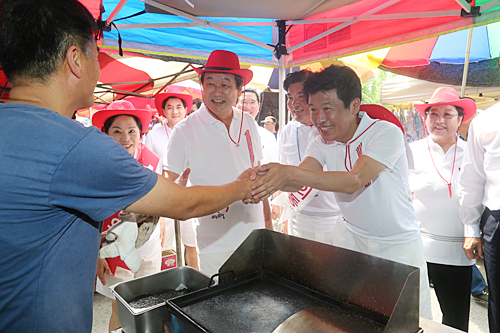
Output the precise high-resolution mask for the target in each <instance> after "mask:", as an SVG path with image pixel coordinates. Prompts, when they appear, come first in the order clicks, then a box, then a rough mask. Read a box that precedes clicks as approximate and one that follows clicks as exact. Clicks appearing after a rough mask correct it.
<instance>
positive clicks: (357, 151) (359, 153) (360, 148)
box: [356, 142, 363, 158]
mask: <svg viewBox="0 0 500 333" xmlns="http://www.w3.org/2000/svg"><path fill="white" fill-rule="evenodd" d="M362 145H363V142H361V143H360V144H359V146H358V148H356V153H358V158H359V157H360V156H361V155H362V154H363V152H362V151H361V150H362Z"/></svg>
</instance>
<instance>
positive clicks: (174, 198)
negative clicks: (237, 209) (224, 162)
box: [126, 169, 256, 220]
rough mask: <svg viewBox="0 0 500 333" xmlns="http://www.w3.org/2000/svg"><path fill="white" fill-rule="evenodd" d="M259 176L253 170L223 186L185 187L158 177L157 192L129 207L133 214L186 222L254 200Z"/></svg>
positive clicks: (155, 187)
mask: <svg viewBox="0 0 500 333" xmlns="http://www.w3.org/2000/svg"><path fill="white" fill-rule="evenodd" d="M255 177H256V175H255V172H254V171H252V169H248V170H246V171H244V172H243V173H242V174H241V175H240V176H239V177H238V179H237V180H235V181H233V182H231V183H228V184H225V185H221V186H192V187H183V186H180V185H177V184H175V183H174V182H173V181H172V180H171V179H167V178H165V177H162V176H160V175H158V181H157V182H156V185H155V186H154V187H153V189H152V190H151V191H150V192H149V193H148V194H146V195H145V196H144V197H142V198H141V199H139V200H137V201H136V202H134V203H133V204H131V205H129V206H128V207H126V210H127V211H129V212H132V213H139V214H146V215H155V216H165V217H170V218H173V219H179V220H186V219H189V218H193V217H199V216H205V215H208V214H211V213H213V212H216V211H218V210H221V209H223V208H225V207H227V206H229V205H230V204H232V203H233V202H236V201H239V200H244V199H250V198H251V195H250V191H251V186H252V184H253V182H254V180H250V178H252V179H255Z"/></svg>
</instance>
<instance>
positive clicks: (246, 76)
mask: <svg viewBox="0 0 500 333" xmlns="http://www.w3.org/2000/svg"><path fill="white" fill-rule="evenodd" d="M191 67H192V68H193V69H194V71H195V72H196V73H198V75H199V76H200V77H201V76H202V75H203V73H207V72H210V73H225V74H234V75H238V76H241V77H242V78H243V85H244V86H246V85H247V84H249V83H250V81H252V78H253V72H252V71H251V70H250V69H246V68H244V69H227V70H225V69H216V70H215V69H202V68H196V67H194V66H193V65H191Z"/></svg>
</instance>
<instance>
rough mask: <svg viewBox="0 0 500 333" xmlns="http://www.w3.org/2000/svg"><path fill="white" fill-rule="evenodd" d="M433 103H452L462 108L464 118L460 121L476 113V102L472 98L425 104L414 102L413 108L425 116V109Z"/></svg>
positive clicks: (433, 104)
mask: <svg viewBox="0 0 500 333" xmlns="http://www.w3.org/2000/svg"><path fill="white" fill-rule="evenodd" d="M435 105H453V106H458V107H459V108H462V109H463V110H464V119H463V120H462V121H466V120H468V119H470V118H472V117H474V115H475V114H476V110H477V106H476V102H474V101H473V100H472V99H468V98H463V99H459V100H456V101H447V102H438V103H425V104H414V106H415V109H417V111H418V113H420V115H421V116H422V117H423V118H425V110H427V108H429V107H431V106H435Z"/></svg>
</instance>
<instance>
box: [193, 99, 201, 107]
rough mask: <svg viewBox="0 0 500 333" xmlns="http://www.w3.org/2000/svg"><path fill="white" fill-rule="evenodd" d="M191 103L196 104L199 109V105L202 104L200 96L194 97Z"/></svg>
mask: <svg viewBox="0 0 500 333" xmlns="http://www.w3.org/2000/svg"><path fill="white" fill-rule="evenodd" d="M193 104H196V107H197V108H198V109H199V108H200V107H201V104H203V100H202V99H201V98H195V99H194V100H193Z"/></svg>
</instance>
